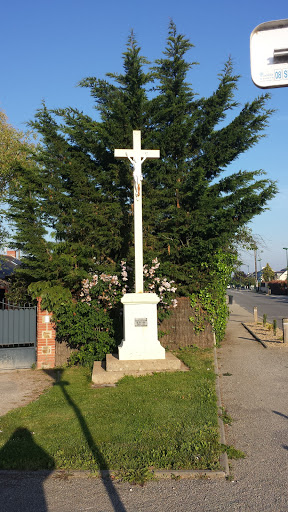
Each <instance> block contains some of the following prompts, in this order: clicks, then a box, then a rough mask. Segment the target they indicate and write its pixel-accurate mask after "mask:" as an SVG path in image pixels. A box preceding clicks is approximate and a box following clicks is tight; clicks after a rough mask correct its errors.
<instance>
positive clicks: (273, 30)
mask: <svg viewBox="0 0 288 512" xmlns="http://www.w3.org/2000/svg"><path fill="white" fill-rule="evenodd" d="M250 64H251V77H252V80H253V82H254V84H255V85H257V87H260V88H261V89H269V88H274V87H287V86H288V19H285V20H277V21H267V22H265V23H261V25H258V26H257V27H256V28H255V29H254V30H253V32H252V34H251V36H250Z"/></svg>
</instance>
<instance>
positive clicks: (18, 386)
mask: <svg viewBox="0 0 288 512" xmlns="http://www.w3.org/2000/svg"><path fill="white" fill-rule="evenodd" d="M53 382H54V372H53V371H47V372H45V371H41V370H0V416H3V415H4V414H6V413H7V412H9V411H11V410H12V409H16V408H17V407H21V406H22V405H26V404H28V403H29V402H32V400H35V399H36V398H37V397H38V396H39V395H40V394H41V393H42V392H43V391H44V389H46V388H47V387H48V386H51V385H52V383H53Z"/></svg>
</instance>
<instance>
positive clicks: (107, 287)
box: [80, 258, 177, 317]
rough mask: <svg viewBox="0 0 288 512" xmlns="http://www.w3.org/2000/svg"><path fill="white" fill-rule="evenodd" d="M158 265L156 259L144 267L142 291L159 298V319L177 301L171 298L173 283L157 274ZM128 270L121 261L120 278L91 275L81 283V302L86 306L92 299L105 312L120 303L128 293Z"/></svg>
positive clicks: (173, 288) (103, 274)
mask: <svg viewBox="0 0 288 512" xmlns="http://www.w3.org/2000/svg"><path fill="white" fill-rule="evenodd" d="M159 267H160V263H159V262H158V260H157V258H155V259H154V260H153V261H152V266H151V267H150V268H148V265H144V270H143V274H144V290H145V291H146V292H150V293H156V294H157V295H158V296H159V298H160V302H159V309H160V317H161V316H162V315H161V312H162V313H163V312H164V313H165V312H167V311H168V310H169V309H170V308H171V307H172V308H175V307H176V306H177V300H176V299H175V298H172V297H173V294H175V292H176V290H177V288H176V287H175V286H174V281H168V280H167V279H166V277H161V276H160V275H158V274H159ZM128 270H131V268H129V267H127V265H126V262H125V261H121V271H120V276H119V277H118V276H117V275H109V274H105V273H101V274H93V275H92V276H91V278H90V279H84V281H82V290H81V293H80V297H81V301H82V302H86V303H87V304H89V303H91V301H92V300H93V299H94V300H96V301H97V303H98V304H99V305H102V307H103V308H104V310H105V311H107V310H111V309H113V308H115V307H116V306H117V304H118V303H119V302H120V299H121V297H122V295H124V294H125V293H128V292H130V287H129V285H128V281H129V278H128Z"/></svg>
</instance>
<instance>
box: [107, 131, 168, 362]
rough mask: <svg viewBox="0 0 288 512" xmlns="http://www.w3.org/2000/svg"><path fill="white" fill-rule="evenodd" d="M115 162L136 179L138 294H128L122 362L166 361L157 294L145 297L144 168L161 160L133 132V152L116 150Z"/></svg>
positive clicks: (135, 219) (153, 150)
mask: <svg viewBox="0 0 288 512" xmlns="http://www.w3.org/2000/svg"><path fill="white" fill-rule="evenodd" d="M114 156H115V158H128V160H129V161H130V162H131V164H132V166H133V178H134V244H135V293H126V294H125V295H124V296H123V297H122V299H121V302H122V304H123V305H124V339H123V340H122V343H121V345H119V348H118V353H119V360H142V359H165V349H164V348H163V347H162V346H161V345H160V342H159V341H158V334H157V304H158V302H159V297H157V295H156V294H155V293H143V228H142V179H143V176H142V164H143V162H144V160H146V158H160V151H159V150H158V149H150V150H146V149H141V131H140V130H133V149H115V150H114Z"/></svg>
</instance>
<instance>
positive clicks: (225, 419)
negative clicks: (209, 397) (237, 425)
mask: <svg viewBox="0 0 288 512" xmlns="http://www.w3.org/2000/svg"><path fill="white" fill-rule="evenodd" d="M221 411H222V412H221V418H222V421H223V423H225V425H232V418H231V416H230V415H229V414H228V412H227V411H226V409H225V408H224V407H221Z"/></svg>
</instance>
